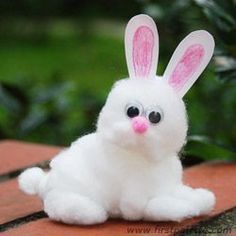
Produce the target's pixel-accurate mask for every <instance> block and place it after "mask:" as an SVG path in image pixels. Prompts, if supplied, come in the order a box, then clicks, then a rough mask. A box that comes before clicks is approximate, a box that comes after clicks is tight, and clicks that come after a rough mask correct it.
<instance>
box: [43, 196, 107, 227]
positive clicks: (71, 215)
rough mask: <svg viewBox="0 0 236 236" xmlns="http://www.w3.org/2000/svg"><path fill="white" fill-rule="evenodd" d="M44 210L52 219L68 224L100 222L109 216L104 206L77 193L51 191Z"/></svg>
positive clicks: (45, 201)
mask: <svg viewBox="0 0 236 236" xmlns="http://www.w3.org/2000/svg"><path fill="white" fill-rule="evenodd" d="M44 210H45V212H46V213H47V214H48V216H49V217H50V218H51V219H53V220H56V221H62V222H64V223H67V224H82V225H91V224H99V223H103V222H104V221H106V220H107V217H108V216H107V213H106V211H105V210H104V209H103V207H101V206H99V205H97V204H96V203H95V202H94V201H92V200H90V199H89V198H87V197H84V196H81V195H79V194H75V193H66V194H65V193H63V192H54V193H49V194H48V196H46V198H45V200H44Z"/></svg>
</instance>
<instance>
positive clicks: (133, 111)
mask: <svg viewBox="0 0 236 236" xmlns="http://www.w3.org/2000/svg"><path fill="white" fill-rule="evenodd" d="M141 113H142V106H141V105H140V104H136V103H131V104H128V105H127V106H126V114H127V116H128V117H129V118H134V117H136V116H138V115H140V114H141Z"/></svg>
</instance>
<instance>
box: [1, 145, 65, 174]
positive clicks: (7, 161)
mask: <svg viewBox="0 0 236 236" xmlns="http://www.w3.org/2000/svg"><path fill="white" fill-rule="evenodd" d="M60 150H61V148H59V147H53V146H46V145H39V144H30V143H24V142H18V141H2V142H0V163H1V164H0V174H6V173H8V172H11V171H14V170H17V169H21V168H24V167H28V166H31V165H34V164H37V163H40V162H42V161H46V160H50V159H51V158H52V157H53V156H55V155H56V154H57V153H58V152H59V151H60Z"/></svg>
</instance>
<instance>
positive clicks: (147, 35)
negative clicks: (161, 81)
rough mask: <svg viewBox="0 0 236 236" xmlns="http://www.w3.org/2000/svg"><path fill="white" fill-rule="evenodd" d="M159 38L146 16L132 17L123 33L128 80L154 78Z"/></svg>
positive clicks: (150, 20)
mask: <svg viewBox="0 0 236 236" xmlns="http://www.w3.org/2000/svg"><path fill="white" fill-rule="evenodd" d="M158 45H159V38H158V33H157V28H156V24H155V22H154V21H153V19H152V18H151V17H149V16H147V15H143V14H141V15H137V16H134V17H133V18H132V19H131V20H130V21H129V23H128V25H127V27H126V31H125V54H126V61H127V66H128V71H129V76H130V78H154V77H155V75H156V69H157V60H158V50H159V48H158Z"/></svg>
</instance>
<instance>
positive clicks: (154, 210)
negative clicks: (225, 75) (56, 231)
mask: <svg viewBox="0 0 236 236" xmlns="http://www.w3.org/2000/svg"><path fill="white" fill-rule="evenodd" d="M141 19H144V21H148V22H149V23H151V25H152V24H153V23H152V21H150V18H149V17H147V16H144V15H141ZM149 23H148V24H147V26H150V24H149ZM135 24H137V22H136V21H135ZM150 27H151V26H150ZM143 30H146V28H143V26H142V28H141V31H143ZM136 32H137V31H136ZM153 32H154V31H153ZM146 33H147V32H146ZM154 33H155V32H154ZM146 35H148V34H146ZM150 35H151V34H150ZM154 36H155V35H154ZM155 37H156V36H155ZM155 37H154V38H155ZM128 38H129V35H128ZM134 38H135V37H134ZM134 48H135V47H134ZM145 48H148V47H145ZM151 48H152V49H153V48H154V49H156V46H155V45H154V46H153V47H151ZM145 50H146V49H145ZM127 51H128V54H129V50H127ZM127 51H126V52H127ZM153 55H154V54H152V55H151V56H150V55H149V56H147V57H145V58H149V57H150V58H152V57H153ZM154 56H155V55H154ZM136 59H137V58H136ZM136 61H137V63H138V65H140V61H139V59H137V60H136ZM153 61H154V64H153ZM150 62H151V64H149V67H148V68H146V67H145V66H141V67H139V69H138V70H137V69H135V66H134V67H133V68H132V69H131V71H130V75H131V77H132V73H133V72H137V73H136V77H137V79H124V80H121V81H118V82H117V83H116V84H115V85H114V86H113V89H112V90H111V92H110V94H109V96H108V98H107V101H106V104H105V106H104V107H103V109H102V111H101V113H100V115H99V118H98V122H97V130H96V132H95V133H92V134H89V135H86V136H84V137H82V138H79V139H78V140H77V141H75V142H74V143H73V144H72V145H71V147H70V148H68V149H66V150H64V151H63V152H61V153H60V154H59V155H57V156H56V157H55V158H54V159H53V160H52V161H51V163H50V167H51V169H50V171H49V172H48V173H44V172H43V171H42V170H41V169H39V168H31V169H28V170H26V171H25V172H23V173H22V174H21V176H20V177H19V184H20V187H21V189H22V190H23V191H25V192H27V193H29V194H38V195H39V196H40V197H41V198H42V200H43V203H44V210H45V211H46V213H47V214H48V215H49V217H50V218H52V219H54V220H58V221H63V222H65V223H69V224H96V223H102V222H104V221H106V220H107V218H108V217H119V218H120V217H121V218H124V219H128V220H150V221H168V220H171V221H180V220H182V219H185V218H189V217H193V216H198V215H200V214H206V213H208V212H209V211H211V210H212V208H213V206H214V203H215V197H214V195H213V194H212V193H211V192H210V191H208V190H204V189H192V188H190V187H188V186H185V185H184V184H183V183H182V166H181V163H180V160H179V157H178V153H179V151H180V150H181V148H182V146H183V145H184V143H185V139H186V133H187V126H188V125H187V117H186V111H185V105H184V102H183V100H182V99H181V96H180V95H179V93H177V92H176V89H175V87H174V86H170V82H169V81H168V80H166V79H165V75H164V78H162V77H160V78H157V77H156V76H155V75H154V74H153V73H152V71H154V70H153V68H152V67H153V66H154V67H155V64H156V63H157V58H156V60H153V59H152V60H151V61H150ZM142 63H143V62H142V61H141V64H142ZM128 65H129V62H128ZM143 65H144V64H143ZM145 65H146V64H145ZM138 73H139V74H140V75H141V74H142V76H143V73H144V74H145V73H148V76H149V79H142V78H138V77H139V76H137V74H138ZM186 73H188V72H186V70H185V74H186ZM177 74H178V73H177ZM175 81H176V77H174V81H172V82H175ZM172 84H173V83H172ZM182 87H183V88H184V86H182ZM185 88H186V87H185ZM178 89H179V88H178ZM181 91H182V90H181ZM134 108H135V109H134ZM130 109H131V110H130ZM135 112H136V113H137V112H138V113H137V114H136V115H135V116H134V113H135ZM127 114H128V115H127ZM157 115H158V116H157ZM148 119H149V121H148Z"/></svg>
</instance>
